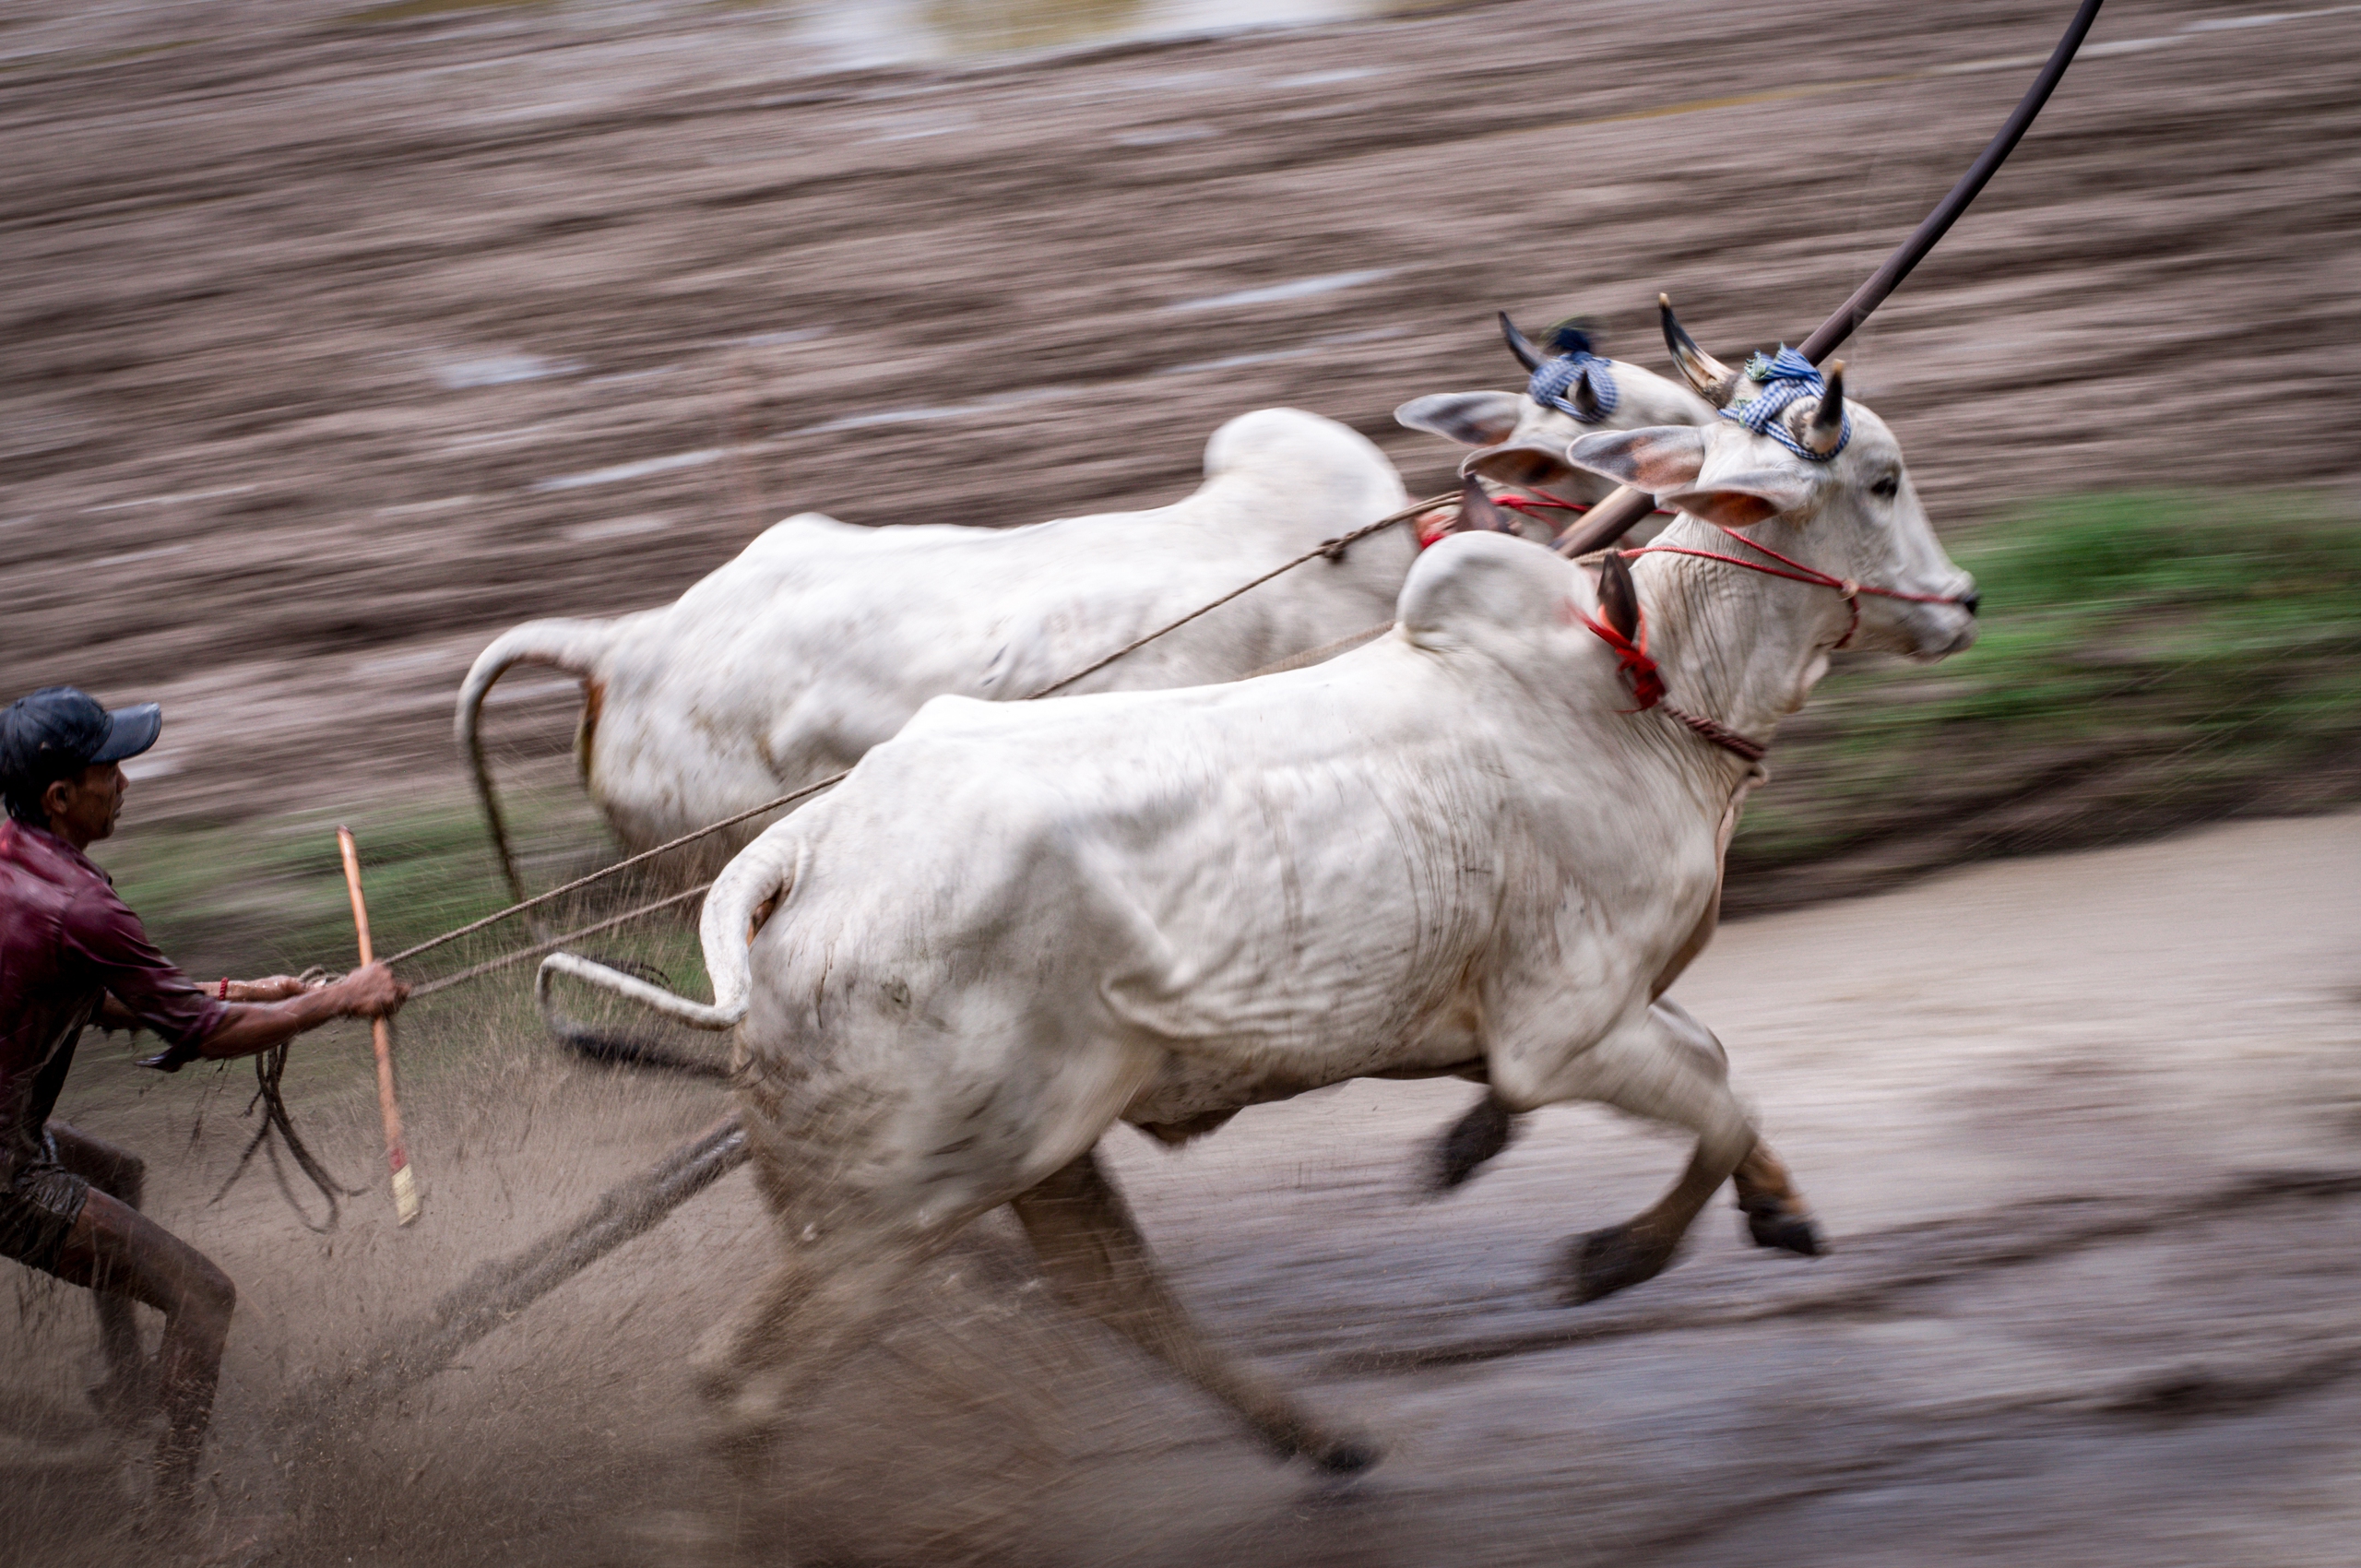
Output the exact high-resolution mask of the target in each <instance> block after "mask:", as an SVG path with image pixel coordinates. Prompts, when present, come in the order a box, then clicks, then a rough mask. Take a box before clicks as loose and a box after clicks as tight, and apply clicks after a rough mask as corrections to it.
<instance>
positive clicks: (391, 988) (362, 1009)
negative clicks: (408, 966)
mask: <svg viewBox="0 0 2361 1568" xmlns="http://www.w3.org/2000/svg"><path fill="white" fill-rule="evenodd" d="M327 989H328V990H329V991H331V992H343V993H344V994H343V996H342V998H341V999H340V1004H341V1006H342V1008H343V1011H344V1014H345V1016H347V1017H352V1018H390V1017H392V1016H394V1015H395V1014H397V1013H398V1012H400V1011H401V1010H402V1004H403V1003H404V1002H405V1001H407V1000H409V987H408V986H406V985H404V984H403V983H402V982H401V981H399V980H396V979H395V978H394V971H393V970H391V969H389V968H386V966H385V965H383V964H364V965H362V967H361V968H357V969H355V970H353V971H352V972H351V973H350V974H349V975H347V976H345V977H344V978H343V979H342V980H338V981H336V982H335V983H334V984H332V985H330V986H329V987H328V988H327Z"/></svg>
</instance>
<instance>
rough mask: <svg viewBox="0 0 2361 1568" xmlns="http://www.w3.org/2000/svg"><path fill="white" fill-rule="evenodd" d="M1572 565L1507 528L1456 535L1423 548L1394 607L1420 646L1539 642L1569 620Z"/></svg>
mask: <svg viewBox="0 0 2361 1568" xmlns="http://www.w3.org/2000/svg"><path fill="white" fill-rule="evenodd" d="M1577 575H1578V574H1577V572H1576V570H1575V568H1574V566H1573V564H1572V563H1571V562H1569V561H1567V560H1565V559H1564V558H1563V557H1561V556H1560V555H1558V554H1556V553H1554V552H1551V551H1550V550H1548V548H1546V547H1545V546H1542V545H1538V544H1535V543H1532V542H1531V541H1529V540H1522V539H1518V538H1516V537H1514V536H1513V535H1510V534H1498V533H1463V534H1453V535H1452V536H1451V537H1450V538H1448V539H1445V540H1442V542H1441V543H1439V544H1437V545H1435V546H1434V547H1433V548H1431V549H1430V550H1428V551H1426V552H1424V553H1423V554H1421V555H1420V556H1419V557H1418V564H1417V565H1416V566H1414V567H1412V568H1411V571H1410V576H1409V580H1408V581H1406V582H1405V583H1404V584H1403V585H1402V598H1401V600H1400V602H1399V605H1398V607H1397V610H1396V614H1397V618H1398V619H1399V620H1400V622H1401V624H1402V629H1403V631H1404V632H1405V633H1406V634H1407V635H1408V636H1409V638H1410V641H1411V642H1412V644H1414V645H1415V646H1417V647H1427V648H1434V649H1439V650H1440V649H1445V648H1451V647H1498V646H1500V645H1501V643H1502V642H1503V639H1505V640H1506V641H1507V642H1510V643H1516V644H1532V645H1536V646H1537V645H1539V644H1540V643H1542V642H1544V641H1545V640H1547V639H1548V638H1550V637H1551V636H1554V635H1555V634H1556V633H1557V632H1558V631H1559V630H1560V627H1561V626H1562V625H1563V624H1564V619H1565V608H1566V605H1567V603H1568V601H1569V599H1570V598H1572V597H1573V596H1574V595H1575V593H1576V583H1575V580H1574V579H1575V577H1576V576H1577Z"/></svg>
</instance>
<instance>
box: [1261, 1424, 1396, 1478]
mask: <svg viewBox="0 0 2361 1568" xmlns="http://www.w3.org/2000/svg"><path fill="white" fill-rule="evenodd" d="M1264 1437H1265V1438H1266V1440H1267V1441H1268V1442H1269V1443H1270V1445H1271V1452H1272V1453H1274V1454H1275V1455H1278V1456H1279V1457H1280V1458H1281V1459H1308V1460H1310V1461H1311V1464H1312V1466H1313V1467H1315V1468H1317V1469H1322V1470H1325V1471H1326V1472H1327V1473H1328V1474H1330V1475H1332V1476H1357V1475H1358V1474H1360V1473H1361V1472H1362V1471H1363V1470H1366V1469H1368V1468H1369V1467H1370V1466H1371V1465H1374V1464H1376V1463H1377V1462H1378V1460H1379V1459H1381V1458H1382V1457H1383V1456H1384V1450H1382V1449H1381V1448H1380V1447H1378V1445H1377V1444H1376V1443H1375V1442H1373V1441H1372V1440H1370V1439H1369V1438H1367V1437H1362V1436H1359V1435H1358V1434H1355V1433H1345V1434H1342V1435H1339V1436H1335V1437H1329V1436H1325V1435H1323V1434H1322V1433H1319V1432H1314V1431H1289V1432H1278V1433H1274V1432H1265V1433H1264Z"/></svg>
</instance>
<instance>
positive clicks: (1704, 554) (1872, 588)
mask: <svg viewBox="0 0 2361 1568" xmlns="http://www.w3.org/2000/svg"><path fill="white" fill-rule="evenodd" d="M1713 526H1714V527H1715V528H1717V529H1721V530H1722V532H1724V533H1726V534H1727V535H1729V536H1730V537H1731V538H1732V539H1734V540H1738V542H1739V543H1740V544H1743V545H1745V546H1746V547H1747V548H1748V549H1750V550H1759V551H1761V552H1762V553H1763V554H1765V555H1768V556H1769V557H1771V559H1773V560H1774V561H1780V562H1784V563H1786V564H1787V565H1789V566H1792V567H1794V568H1795V570H1794V571H1792V572H1783V571H1781V570H1779V568H1778V567H1776V566H1766V565H1764V564H1762V562H1760V561H1748V560H1745V559H1743V558H1742V557H1739V556H1736V555H1723V554H1720V553H1717V552H1714V551H1711V550H1691V548H1689V547H1688V546H1687V545H1684V544H1643V545H1641V546H1639V547H1638V548H1637V549H1633V550H1627V551H1625V552H1623V553H1624V554H1625V555H1626V556H1632V555H1693V556H1695V557H1696V558H1697V559H1698V560H1700V561H1719V562H1722V563H1724V564H1726V565H1731V566H1743V567H1745V568H1746V569H1747V570H1748V571H1750V572H1760V573H1762V575H1763V576H1766V577H1785V578H1786V579H1787V580H1788V581H1789V582H1795V583H1809V584H1810V585H1811V586H1812V587H1814V588H1834V589H1835V590H1836V591H1837V592H1838V593H1841V594H1843V595H1844V596H1845V608H1846V609H1848V610H1850V611H1851V612H1853V618H1852V620H1851V621H1850V622H1849V623H1847V624H1846V625H1845V635H1844V636H1842V637H1840V638H1838V639H1837V642H1836V646H1837V647H1849V646H1850V645H1851V643H1852V641H1853V634H1854V633H1855V632H1857V631H1859V630H1860V629H1861V595H1863V594H1865V593H1869V594H1875V595H1876V596H1877V597H1878V598H1880V599H1899V600H1904V601H1906V602H1908V603H1911V604H1964V603H1965V602H1966V600H1963V599H1961V598H1960V597H1959V596H1957V595H1956V594H1947V593H1904V591H1903V590H1902V589H1900V588H1880V587H1879V586H1878V585H1877V584H1875V583H1862V582H1855V581H1854V580H1853V579H1852V578H1850V577H1836V576H1830V575H1829V574H1828V573H1826V572H1823V571H1821V569H1820V568H1819V567H1817V566H1812V565H1807V564H1805V563H1803V562H1801V561H1798V560H1797V559H1796V558H1795V557H1794V556H1792V555H1783V554H1781V553H1780V552H1778V551H1775V550H1774V549H1772V548H1771V547H1770V546H1769V545H1767V544H1765V543H1763V542H1762V540H1759V539H1749V538H1748V537H1747V536H1746V535H1744V534H1742V533H1740V532H1738V529H1731V528H1723V527H1722V525H1721V524H1719V523H1715V524H1714V525H1713Z"/></svg>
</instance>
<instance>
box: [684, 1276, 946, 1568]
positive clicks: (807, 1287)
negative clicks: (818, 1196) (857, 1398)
mask: <svg viewBox="0 0 2361 1568" xmlns="http://www.w3.org/2000/svg"><path fill="white" fill-rule="evenodd" d="M900 1240H901V1239H900V1238H896V1237H893V1236H890V1235H877V1234H874V1233H864V1234H861V1235H859V1236H848V1237H830V1238H828V1239H827V1240H825V1241H822V1242H820V1243H819V1244H817V1245H804V1246H794V1245H792V1244H790V1250H789V1256H788V1257H787V1258H786V1259H785V1260H784V1261H783V1262H781V1263H780V1264H779V1265H778V1266H777V1268H775V1269H773V1270H772V1271H771V1274H770V1276H769V1277H767V1278H766V1279H765V1281H764V1282H763V1285H762V1287H761V1288H760V1289H759V1290H758V1291H757V1292H756V1294H755V1297H754V1300H753V1302H752V1303H751V1305H750V1306H749V1308H748V1309H747V1310H746V1312H745V1313H743V1314H742V1316H740V1317H739V1318H738V1319H737V1320H736V1322H735V1323H734V1324H732V1325H731V1327H730V1330H729V1331H728V1332H727V1333H726V1335H725V1336H721V1337H720V1339H719V1350H718V1354H715V1353H712V1352H711V1351H708V1352H707V1353H706V1355H703V1356H701V1357H700V1358H699V1360H700V1361H701V1363H702V1364H701V1365H699V1366H698V1368H697V1369H696V1370H697V1380H698V1385H699V1392H700V1393H702V1394H703V1395H704V1396H705V1397H706V1401H707V1404H708V1408H709V1409H710V1411H711V1413H712V1415H713V1417H714V1428H713V1431H712V1433H711V1436H710V1439H709V1441H710V1443H711V1452H712V1453H713V1455H714V1456H715V1457H716V1458H717V1459H718V1461H719V1462H720V1465H721V1467H722V1468H723V1469H724V1471H725V1472H726V1474H727V1476H728V1479H729V1485H730V1489H731V1490H730V1501H729V1503H728V1517H729V1519H730V1524H729V1525H728V1526H726V1531H725V1538H727V1539H729V1540H730V1541H732V1542H734V1546H733V1547H732V1548H731V1549H730V1550H734V1552H735V1557H736V1560H738V1561H742V1562H779V1561H781V1560H782V1559H781V1555H780V1552H781V1543H782V1542H783V1541H784V1540H785V1539H786V1538H787V1537H788V1536H789V1533H790V1526H789V1520H788V1518H787V1517H786V1515H784V1514H783V1513H782V1512H781V1511H780V1509H779V1507H778V1505H777V1503H776V1501H775V1498H776V1495H777V1480H776V1476H775V1473H774V1465H773V1455H774V1453H775V1451H776V1445H777V1439H778V1437H779V1434H780V1432H781V1431H783V1430H784V1429H785V1427H786V1426H787V1424H788V1422H789V1420H790V1419H792V1417H793V1416H794V1414H795V1411H796V1408H797V1405H798V1401H799V1396H801V1395H803V1394H804V1393H805V1392H806V1391H807V1390H808V1389H809V1388H810V1387H811V1386H812V1384H814V1383H816V1382H817V1381H818V1380H819V1379H820V1378H821V1377H822V1376H823V1375H825V1373H826V1372H828V1371H829V1369H830V1368H832V1367H833V1366H835V1365H836V1364H837V1363H839V1362H841V1361H842V1360H844V1359H845V1358H846V1357H848V1356H849V1355H851V1354H852V1353H853V1352H854V1351H855V1350H858V1349H859V1348H860V1347H861V1345H862V1343H863V1342H864V1341H866V1340H867V1339H868V1338H869V1337H870V1336H871V1335H872V1333H873V1332H874V1331H875V1329H876V1327H877V1325H878V1323H879V1320H880V1316H881V1311H880V1309H881V1305H882V1303H883V1301H884V1298H885V1296H886V1294H887V1293H888V1292H889V1291H891V1290H892V1289H893V1288H894V1287H895V1286H896V1284H898V1283H900V1282H901V1281H902V1280H903V1279H904V1278H905V1277H908V1274H909V1273H910V1272H911V1270H912V1269H913V1268H915V1267H916V1266H917V1265H918V1263H919V1261H920V1260H921V1259H922V1258H923V1257H924V1256H925V1254H926V1249H924V1248H921V1247H914V1246H907V1245H897V1244H896V1242H897V1241H900Z"/></svg>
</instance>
